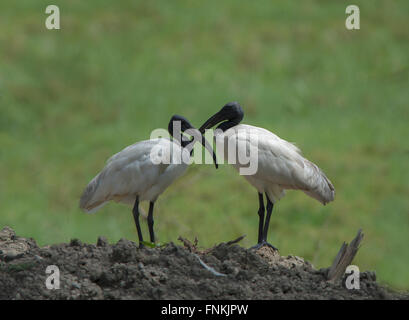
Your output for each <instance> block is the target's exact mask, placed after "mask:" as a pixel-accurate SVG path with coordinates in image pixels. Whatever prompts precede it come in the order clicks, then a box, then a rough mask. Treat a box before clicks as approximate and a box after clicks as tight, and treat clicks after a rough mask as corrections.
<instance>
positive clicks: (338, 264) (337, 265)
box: [327, 229, 364, 282]
mask: <svg viewBox="0 0 409 320" xmlns="http://www.w3.org/2000/svg"><path fill="white" fill-rule="evenodd" d="M363 237H364V234H363V233H362V229H359V230H358V234H357V235H356V237H355V238H354V239H353V240H352V241H351V243H350V244H349V245H348V244H347V243H345V242H344V243H343V244H342V246H341V249H339V251H338V254H337V256H336V257H335V259H334V262H333V263H332V265H331V267H329V268H328V269H329V270H328V274H327V279H328V281H330V282H336V281H338V280H340V279H341V278H342V277H343V275H344V273H345V270H346V268H347V267H348V266H349V265H350V264H351V262H352V260H353V259H354V257H355V255H356V254H357V252H358V249H359V244H360V243H361V241H362V239H363Z"/></svg>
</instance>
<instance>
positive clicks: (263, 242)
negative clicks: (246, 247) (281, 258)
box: [250, 240, 278, 251]
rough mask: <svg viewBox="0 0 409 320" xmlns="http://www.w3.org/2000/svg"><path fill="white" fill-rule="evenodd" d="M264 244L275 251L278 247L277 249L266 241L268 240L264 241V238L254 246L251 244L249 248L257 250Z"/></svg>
mask: <svg viewBox="0 0 409 320" xmlns="http://www.w3.org/2000/svg"><path fill="white" fill-rule="evenodd" d="M264 246H267V247H270V248H271V249H273V250H275V251H278V249H277V248H276V247H274V246H273V245H272V244H270V243H268V242H267V241H265V240H263V241H261V242H259V243H257V244H256V245H255V246H252V247H251V248H250V249H253V250H258V249H260V248H262V247H264Z"/></svg>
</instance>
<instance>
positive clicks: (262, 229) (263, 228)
mask: <svg viewBox="0 0 409 320" xmlns="http://www.w3.org/2000/svg"><path fill="white" fill-rule="evenodd" d="M258 198H259V202H260V209H259V211H258V215H259V217H260V222H259V228H258V243H257V244H256V245H255V246H253V247H251V248H252V249H255V250H258V249H260V248H261V247H263V246H268V247H270V248H272V249H274V250H278V249H277V248H276V247H274V246H273V245H271V244H270V243H268V242H267V233H268V226H269V224H270V218H271V213H272V212H273V207H274V203H273V202H272V201H271V200H270V199H269V198H268V195H267V194H266V198H267V215H266V220H265V221H264V203H263V195H262V194H261V193H259V194H258Z"/></svg>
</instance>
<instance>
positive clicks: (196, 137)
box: [187, 127, 219, 169]
mask: <svg viewBox="0 0 409 320" xmlns="http://www.w3.org/2000/svg"><path fill="white" fill-rule="evenodd" d="M189 134H191V135H192V136H193V137H194V139H192V141H191V142H190V143H189V144H188V146H187V148H189V149H193V145H192V146H190V145H191V144H194V143H195V142H196V141H200V143H201V144H202V146H203V147H205V148H206V150H207V151H209V153H210V154H211V155H212V156H213V162H214V165H215V167H216V169H218V168H219V165H218V163H217V158H216V154H215V152H214V150H213V148H212V147H211V145H210V144H209V142H208V141H207V140H206V139H205V137H204V136H203V135H202V134H201V133H200V131H199V130H197V129H196V128H194V127H191V128H190V129H189Z"/></svg>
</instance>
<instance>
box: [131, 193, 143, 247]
mask: <svg viewBox="0 0 409 320" xmlns="http://www.w3.org/2000/svg"><path fill="white" fill-rule="evenodd" d="M132 213H133V218H134V220H135V225H136V230H137V231H138V238H139V247H140V248H142V247H143V244H142V242H143V236H142V231H141V225H140V224H139V198H138V197H136V200H135V204H134V206H133V209H132Z"/></svg>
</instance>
